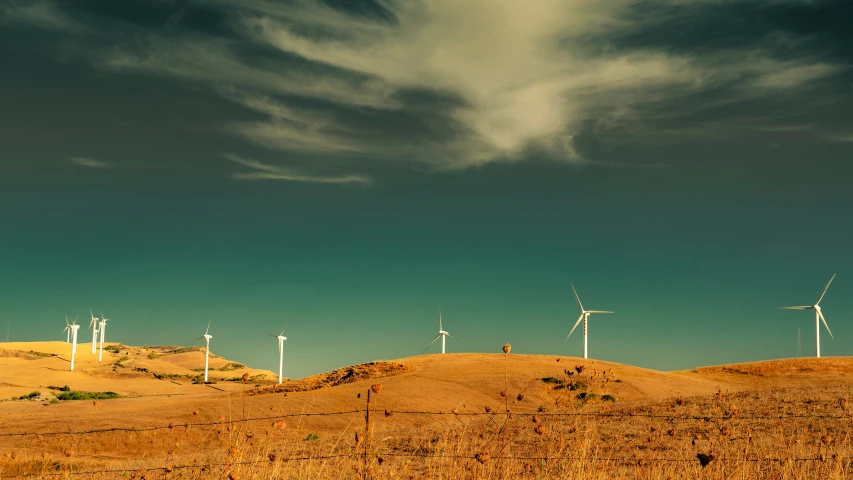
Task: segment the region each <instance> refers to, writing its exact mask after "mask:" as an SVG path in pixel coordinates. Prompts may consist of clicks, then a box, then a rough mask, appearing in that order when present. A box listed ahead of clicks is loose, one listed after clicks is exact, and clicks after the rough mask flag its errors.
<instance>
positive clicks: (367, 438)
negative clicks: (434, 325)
mask: <svg viewBox="0 0 853 480" xmlns="http://www.w3.org/2000/svg"><path fill="white" fill-rule="evenodd" d="M369 455H370V389H369V388H368V389H367V408H366V409H365V413H364V475H362V477H363V478H365V479H367V478H368V476H369V474H370V473H369V468H370V457H369Z"/></svg>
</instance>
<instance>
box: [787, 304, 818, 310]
mask: <svg viewBox="0 0 853 480" xmlns="http://www.w3.org/2000/svg"><path fill="white" fill-rule="evenodd" d="M813 308H814V307H812V306H811V305H803V306H800V307H782V309H783V310H811V309H813Z"/></svg>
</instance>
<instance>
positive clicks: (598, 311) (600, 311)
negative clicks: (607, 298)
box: [587, 310, 613, 313]
mask: <svg viewBox="0 0 853 480" xmlns="http://www.w3.org/2000/svg"><path fill="white" fill-rule="evenodd" d="M587 313H613V312H610V311H607V310H587Z"/></svg>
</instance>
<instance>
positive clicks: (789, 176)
mask: <svg viewBox="0 0 853 480" xmlns="http://www.w3.org/2000/svg"><path fill="white" fill-rule="evenodd" d="M850 18H853V3H851V2H850V1H848V0H839V1H828V0H827V1H822V0H821V1H819V0H814V1H809V0H749V1H738V0H690V1H686V0H645V1H632V0H611V1H607V2H600V1H585V0H578V1H573V2H566V1H564V0H535V1H529V0H524V1H522V0H469V1H465V2H460V1H458V0H349V1H343V0H282V1H273V0H206V1H192V0H183V1H178V0H174V1H173V0H144V1H143V0H124V1H121V2H102V1H95V0H67V1H51V0H0V318H2V319H4V320H6V321H7V322H8V323H7V325H5V326H8V327H9V328H8V330H9V336H10V338H11V339H12V340H13V341H43V340H60V339H64V337H63V334H62V329H63V327H64V319H65V316H66V315H69V316H72V317H75V316H77V315H80V319H81V321H88V312H89V308H90V307H91V308H93V309H94V310H95V312H100V311H103V312H104V313H105V314H106V315H107V316H108V317H109V318H110V319H111V320H110V322H109V324H108V328H107V340H108V341H116V342H121V343H125V344H130V345H144V344H148V345H189V344H193V341H194V339H195V338H197V337H198V336H200V335H202V334H203V333H204V329H205V327H206V325H207V323H208V320H211V319H212V320H211V322H212V324H211V329H210V333H211V334H212V335H213V339H212V340H211V350H212V351H213V352H214V353H215V354H217V355H222V356H225V357H227V358H229V359H232V360H236V361H240V362H242V363H245V364H248V365H250V366H253V367H256V368H267V369H271V370H275V369H276V368H277V361H278V358H277V357H278V353H277V346H276V345H277V342H276V340H275V339H273V338H270V337H267V336H266V335H265V333H278V332H279V331H280V330H281V328H283V326H284V324H285V323H286V322H287V321H288V320H290V324H289V326H288V328H287V331H286V332H285V335H286V336H287V337H288V340H287V342H285V357H284V358H285V361H284V374H285V376H288V377H293V378H296V377H302V376H306V375H311V374H316V373H320V372H323V371H327V370H331V369H334V368H338V367H342V366H346V365H353V364H358V363H362V362H368V361H373V360H382V359H395V358H402V357H408V356H413V355H420V354H422V353H423V351H424V347H426V346H427V344H428V343H429V342H430V341H431V340H432V338H433V337H434V336H435V335H436V333H437V331H438V311H439V308H440V309H441V311H442V315H443V319H444V327H445V329H446V330H448V331H449V332H450V333H451V334H452V335H454V336H455V337H456V338H457V339H458V340H454V339H450V340H449V341H448V344H447V349H448V351H449V352H493V353H497V352H500V348H501V345H503V343H505V342H510V343H511V344H512V347H513V348H512V351H513V353H516V352H518V353H532V354H548V355H562V356H566V355H570V356H581V355H582V353H583V337H582V335H581V334H582V331H581V330H580V329H579V330H578V331H576V332H575V333H574V334H573V335H572V336H571V338H569V339H568V341H566V335H567V334H568V333H569V331H570V330H571V328H572V325H573V324H574V322H575V321H576V319H577V317H578V315H579V313H580V312H579V309H578V306H577V304H576V303H575V300H574V298H573V296H572V293H571V284H574V285H575V286H576V288H577V290H578V293H579V294H580V298H581V300H582V301H583V303H584V306H585V307H586V308H588V309H599V310H613V311H615V312H616V313H615V314H613V315H598V316H595V315H594V316H593V317H592V318H591V320H590V326H589V352H590V357H591V358H594V359H602V360H609V361H614V362H620V363H627V364H631V365H637V366H642V367H648V368H654V369H661V370H675V369H689V368H694V367H697V366H702V365H712V364H725V363H733V362H744V361H753V360H763V359H773V358H787V357H794V356H797V355H798V353H799V354H801V355H803V356H810V355H813V354H814V338H815V329H814V317H813V314H812V313H811V312H799V311H786V310H782V309H780V307H782V306H786V305H810V304H812V303H813V302H814V301H815V300H816V298H817V297H818V295H819V294H820V291H821V290H822V289H823V287H824V285H825V284H826V282H827V281H828V280H829V278H830V277H831V276H832V274H834V273H837V274H838V276H837V278H836V279H835V281H834V282H833V283H832V286H831V287H830V288H829V291H828V292H827V294H826V297H825V298H824V300H823V301H822V302H821V306H822V308H823V311H824V313H825V315H826V318H827V321H828V324H829V327H830V328H831V329H832V333H833V334H834V337H835V339H834V340H833V339H832V338H830V337H829V335H828V334H827V332H826V330H822V331H821V353H822V354H823V355H825V356H826V355H833V356H834V355H851V354H853V296H851V293H853V252H851V248H850V246H851V245H853V222H851V217H850V212H853V192H851V190H852V189H851V185H852V184H853V182H851V178H853V163H851V161H853V114H851V113H850V112H853V63H852V61H851V59H853V36H851V35H850V34H849V32H848V30H847V29H848V25H847V24H848V22H849V19H850ZM4 317H5V318H4ZM822 328H823V327H822ZM81 331H82V330H81ZM4 333H5V332H4ZM798 334H799V335H800V338H801V346H800V347H798V340H797V339H798ZM81 336H82V337H83V338H85V337H86V333H82V334H81ZM2 339H3V340H5V335H3V336H2ZM198 344H201V342H198ZM438 344H439V342H436V344H435V345H433V346H432V347H431V348H430V349H429V350H428V352H431V353H436V352H438V351H440V347H439V346H438Z"/></svg>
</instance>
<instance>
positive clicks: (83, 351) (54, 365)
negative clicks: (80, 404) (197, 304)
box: [0, 342, 274, 399]
mask: <svg viewBox="0 0 853 480" xmlns="http://www.w3.org/2000/svg"><path fill="white" fill-rule="evenodd" d="M104 348H105V350H104V352H103V358H102V362H100V363H99V362H98V354H97V352H96V353H94V354H93V353H92V345H91V343H79V344H78V345H77V353H76V355H75V359H74V371H73V372H72V371H69V367H70V362H71V345H69V344H67V343H65V342H13V343H0V399H9V398H11V397H13V396H14V397H17V396H20V395H25V394H29V393H30V392H33V391H43V392H50V391H51V390H50V389H48V388H47V387H49V386H57V387H62V386H65V385H68V386H69V387H70V388H72V389H73V390H85V391H112V392H116V393H118V394H121V395H127V396H145V395H163V394H180V393H188V392H190V391H207V390H209V388H207V387H205V386H203V385H192V382H193V379H194V378H196V379H197V378H198V376H199V375H202V374H203V369H204V351H203V349H200V348H199V347H188V348H186V347H150V348H141V347H131V346H125V345H120V344H114V343H105V344H104ZM107 348H109V349H110V350H111V351H108V350H107ZM116 350H117V353H115V352H116ZM243 374H248V375H249V377H250V378H252V379H253V380H264V379H266V380H272V379H273V378H274V375H273V373H272V372H269V371H266V370H256V369H250V368H247V367H245V366H243V365H240V364H238V363H236V362H232V361H230V360H226V359H224V358H220V357H215V356H214V355H211V360H210V370H209V377H210V379H211V380H219V381H220V382H219V383H217V385H216V386H217V388H229V383H230V382H222V381H223V380H226V379H234V378H238V377H241V376H242V375H243ZM158 377H159V378H158ZM230 388H233V387H230ZM188 389H189V390H188Z"/></svg>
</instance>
